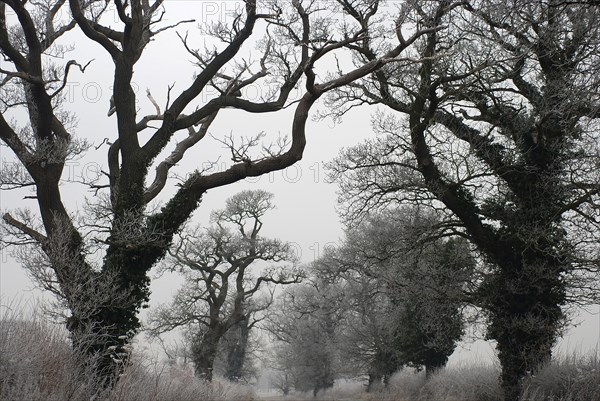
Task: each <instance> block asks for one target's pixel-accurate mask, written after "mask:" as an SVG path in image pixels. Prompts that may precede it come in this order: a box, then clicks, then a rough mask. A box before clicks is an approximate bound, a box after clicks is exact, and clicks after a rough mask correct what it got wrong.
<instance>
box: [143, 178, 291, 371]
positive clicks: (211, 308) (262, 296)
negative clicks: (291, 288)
mask: <svg viewBox="0 0 600 401" xmlns="http://www.w3.org/2000/svg"><path fill="white" fill-rule="evenodd" d="M272 199H273V195H272V194H271V193H269V192H266V191H263V190H254V191H242V192H240V193H238V194H236V195H234V196H232V197H231V198H229V199H228V200H227V202H226V205H225V208H224V209H223V210H218V211H214V212H213V213H212V216H211V219H212V221H213V223H214V225H213V226H212V227H211V228H208V229H206V230H202V229H200V228H196V229H195V230H187V231H186V230H184V231H183V232H182V233H181V234H178V236H179V239H178V240H176V241H175V245H174V247H173V249H172V250H171V251H169V257H168V258H167V259H166V261H165V264H164V268H165V269H167V270H170V271H179V272H181V273H182V274H183V276H184V278H185V283H184V286H183V287H182V288H181V289H180V290H179V291H178V292H177V294H176V296H175V298H174V300H173V301H172V303H171V304H170V305H168V306H163V307H161V308H159V309H158V311H157V312H156V313H155V314H154V315H153V317H152V318H151V322H150V324H149V330H150V332H151V333H153V334H155V335H160V334H162V333H165V332H167V331H170V330H173V329H175V328H178V327H190V326H191V327H194V328H193V329H192V330H193V331H194V334H193V336H194V338H193V341H192V350H191V351H192V359H193V362H194V368H195V371H196V374H197V375H198V376H199V377H202V378H204V379H206V380H208V381H210V380H212V377H213V365H214V362H215V359H216V357H217V352H218V350H219V343H220V341H221V339H222V338H223V337H224V336H225V334H226V333H227V332H228V331H229V330H230V329H232V328H234V327H236V328H239V327H240V324H241V323H242V322H243V321H246V324H245V325H244V326H242V327H243V328H245V329H246V330H247V331H248V332H249V331H250V330H251V329H252V328H253V327H254V325H255V324H256V323H257V322H258V321H259V320H260V318H258V317H257V316H256V314H257V313H258V312H261V311H265V310H266V309H267V308H268V307H269V306H270V305H271V303H272V297H273V293H272V290H271V292H269V290H268V288H267V286H268V285H269V284H292V283H297V282H298V281H299V280H300V278H301V274H300V271H299V269H297V268H296V267H295V264H294V263H295V255H294V253H293V249H292V248H291V247H290V246H289V244H287V243H285V242H282V241H280V240H278V239H269V238H265V237H262V236H261V235H260V231H261V229H262V228H263V222H262V220H263V217H264V215H265V214H266V213H267V212H268V211H270V210H272V209H273V208H274V205H273V203H272ZM257 262H268V263H269V264H271V265H270V266H260V263H257ZM286 263H287V264H288V265H287V266H286V265H285V264H286ZM265 291H266V293H265ZM242 340H243V341H247V340H248V333H246V335H245V336H243V338H242ZM238 351H240V350H238ZM241 351H242V352H243V353H245V348H243V349H241ZM235 357H236V358H238V359H239V358H240V357H241V358H242V360H241V361H239V360H238V361H237V362H238V363H239V362H242V364H243V355H241V356H240V355H237V356H235ZM240 367H241V365H239V366H238V368H240Z"/></svg>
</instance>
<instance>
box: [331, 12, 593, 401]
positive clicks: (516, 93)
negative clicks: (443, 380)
mask: <svg viewBox="0 0 600 401" xmlns="http://www.w3.org/2000/svg"><path fill="white" fill-rule="evenodd" d="M415 12H416V14H415V17H414V18H416V19H415V23H416V24H425V26H429V27H433V26H445V27H446V29H443V30H437V31H435V32H431V33H428V34H427V35H426V36H424V37H422V38H421V40H419V44H418V45H417V46H415V48H414V50H415V54H414V58H415V59H419V60H422V61H423V62H422V63H420V64H414V63H411V61H410V60H407V65H405V66H401V65H398V64H395V65H394V66H393V67H392V68H384V69H381V70H379V71H377V72H375V73H374V74H373V75H371V76H370V77H368V78H367V79H365V80H364V81H360V82H356V83H354V84H352V85H350V87H349V88H348V89H347V90H343V91H340V92H339V93H337V94H336V97H334V98H333V99H332V102H333V103H334V104H338V105H342V103H341V100H342V99H344V100H345V101H346V102H347V103H345V104H344V105H342V107H341V108H338V109H336V112H337V113H338V114H339V113H343V112H344V111H345V110H348V108H350V107H352V106H353V105H355V104H357V103H362V102H365V101H367V102H369V103H379V104H383V105H385V106H386V107H387V108H388V110H390V111H391V112H390V113H379V114H378V115H376V117H375V118H374V125H375V128H376V129H377V130H378V131H379V132H380V136H379V137H378V138H377V139H375V140H372V141H369V142H367V143H365V144H363V145H360V146H357V147H354V148H352V149H349V150H347V151H346V152H344V153H343V154H342V155H341V156H340V157H339V159H338V160H337V161H336V162H334V163H333V165H332V169H333V173H334V175H338V176H339V177H340V179H341V194H342V196H341V197H342V200H343V201H344V202H346V204H347V206H348V215H347V217H349V219H350V220H353V219H355V218H360V216H361V215H364V213H366V212H367V211H368V210H369V209H372V208H377V207H381V206H383V205H387V204H390V203H397V202H400V203H410V202H419V203H421V204H423V205H429V206H430V207H434V208H440V207H441V206H443V207H444V208H445V209H446V210H447V211H449V212H450V213H451V221H452V222H453V223H454V224H456V223H458V224H459V225H460V226H462V230H463V234H464V235H465V236H466V237H467V238H468V239H469V240H470V241H471V242H472V243H473V244H474V245H476V246H477V247H478V249H479V250H480V251H481V252H482V253H483V254H484V255H485V257H486V259H487V261H488V262H490V263H491V265H492V268H491V271H490V272H489V274H487V275H486V277H485V280H484V281H483V283H482V285H481V287H480V291H479V301H478V302H479V304H480V305H481V306H483V307H484V308H485V309H486V310H487V313H488V315H489V328H488V336H489V338H491V339H494V340H496V341H497V349H498V355H499V358H500V362H501V365H502V376H501V381H502V386H503V389H504V392H505V399H506V400H507V401H514V400H517V399H518V398H519V393H520V391H521V382H522V379H523V377H524V376H526V375H527V374H529V373H531V372H534V371H535V370H536V369H538V368H539V367H540V366H541V365H543V364H544V363H546V362H547V361H548V359H549V358H550V356H551V350H552V346H553V345H554V344H555V342H556V339H557V336H558V335H559V333H560V329H561V327H562V325H563V323H564V318H565V315H564V313H563V308H564V307H565V306H567V304H568V302H569V301H574V302H579V303H581V302H586V301H589V300H590V299H593V298H594V297H596V299H597V294H598V292H597V283H598V280H597V277H598V275H597V274H598V267H599V262H598V261H599V259H598V255H599V252H598V246H597V244H598V232H599V230H598V228H599V227H598V217H597V216H598V210H599V208H598V192H599V190H600V185H599V183H600V180H599V177H598V171H600V170H599V169H598V166H599V162H600V159H599V158H598V143H599V141H598V137H597V129H596V128H597V124H598V110H599V104H598V99H599V93H598V88H599V87H600V86H599V85H598V84H599V82H598V77H599V76H600V75H599V74H598V70H597V66H598V55H599V54H600V47H599V45H600V40H599V39H600V32H599V26H600V25H599V23H598V22H599V19H598V17H599V12H600V9H598V8H597V7H596V6H595V5H592V4H591V3H587V2H565V1H553V0H552V1H548V2H537V1H517V2H509V3H506V2H498V1H482V2H468V1H467V2H452V1H442V2H424V3H423V4H422V5H420V6H418V7H416V9H415ZM407 18H409V19H410V18H413V17H411V14H408V15H407ZM356 51H357V53H358V54H359V55H360V56H358V57H361V58H362V59H364V60H369V59H372V58H373V57H376V54H377V45H376V44H375V43H372V42H371V43H370V42H369V41H368V40H367V41H364V42H362V43H361V45H360V46H357V48H356ZM409 65H412V68H413V72H414V73H413V74H409V75H407V74H402V73H401V72H400V71H398V70H397V69H396V68H410V66H409ZM404 71H405V70H404ZM349 99H350V101H349V102H348V100H349ZM365 99H368V100H365ZM590 279H591V280H590Z"/></svg>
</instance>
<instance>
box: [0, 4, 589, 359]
mask: <svg viewBox="0 0 600 401" xmlns="http://www.w3.org/2000/svg"><path fill="white" fill-rule="evenodd" d="M166 4H167V14H166V15H165V22H166V23H173V22H174V21H177V20H180V19H185V18H189V15H190V10H192V9H193V10H199V16H198V17H196V18H197V19H198V21H199V22H201V21H203V20H206V18H210V17H213V16H217V17H220V18H224V17H225V16H226V15H227V13H228V12H229V11H231V10H232V9H234V8H235V7H236V3H235V2H233V1H217V2H208V1H189V0H180V1H174V0H170V1H169V0H168V1H167V2H166ZM237 4H239V3H237ZM113 18H114V16H113ZM186 29H188V30H189V31H190V35H191V36H190V37H192V35H193V34H194V32H197V31H196V30H195V24H189V25H187V26H186V27H180V28H178V30H179V31H180V32H184V31H185V30H186ZM80 37H81V36H80V34H78V33H72V34H70V35H69V36H67V37H65V39H66V43H75V44H76V51H75V52H74V54H69V55H67V56H66V57H68V58H69V59H70V58H74V56H75V55H76V56H77V59H78V60H79V61H80V62H83V63H85V62H87V61H88V60H90V59H95V60H94V61H93V62H92V64H91V65H90V66H89V67H88V70H86V73H85V74H84V75H82V74H80V73H79V72H77V71H73V72H72V75H71V79H70V85H69V88H68V90H69V91H70V92H69V98H68V102H69V104H68V105H67V106H68V107H69V109H71V110H73V111H75V112H76V113H77V115H78V117H79V125H78V129H77V130H76V132H77V135H79V136H80V137H84V138H86V139H88V140H89V141H90V142H91V143H92V144H94V145H95V146H98V145H99V144H100V143H101V142H102V141H103V140H104V138H110V139H114V138H115V137H116V134H115V132H116V130H115V125H116V117H115V116H114V115H113V116H112V117H107V116H106V112H107V111H108V104H109V98H110V93H111V90H110V89H111V88H110V87H111V80H112V69H111V64H110V62H109V59H108V57H107V55H106V53H105V52H104V51H103V50H102V49H100V48H99V46H97V45H95V44H94V43H93V42H91V41H89V40H85V42H81V41H80V39H78V38H80ZM80 43H85V44H83V45H80ZM190 59H191V57H189V56H188V55H187V54H185V53H183V52H182V49H181V45H180V43H179V41H178V39H177V37H176V35H175V33H174V32H173V31H171V32H165V33H163V34H162V35H161V36H159V37H158V39H157V40H156V42H154V43H151V44H150V45H149V47H148V49H147V51H146V52H145V53H144V56H143V57H142V59H141V60H140V62H139V63H138V65H137V67H136V69H135V77H134V82H135V83H136V84H137V86H138V90H137V94H138V98H139V105H140V107H141V108H142V110H143V111H146V112H148V113H152V112H153V107H152V105H151V104H150V102H149V101H148V100H147V99H146V97H145V90H146V88H149V89H151V91H152V94H153V96H154V98H155V99H156V100H157V101H158V102H159V104H161V105H162V104H164V101H165V98H166V97H165V95H166V88H167V85H169V84H173V83H175V92H174V93H175V94H176V93H177V90H181V88H183V87H184V85H186V84H187V83H189V82H190V81H191V76H192V72H193V71H194V69H193V66H192V65H191V63H189V62H188V61H187V60H190ZM261 90H264V88H261V87H260V86H254V87H250V88H248V89H247V91H245V92H244V94H245V96H246V97H247V98H248V97H253V96H254V94H255V93H258V92H259V91H261ZM293 96H297V95H292V98H293ZM316 109H318V105H317V107H316V108H314V109H313V111H314V110H316ZM369 112H370V111H369V110H366V109H364V110H360V111H356V112H354V113H352V114H350V115H348V116H347V117H346V118H345V119H344V122H343V123H342V124H340V125H334V124H333V123H332V122H331V121H328V120H326V121H322V122H320V123H309V125H308V128H307V147H306V150H305V153H304V158H303V159H302V160H301V161H300V162H299V163H297V164H296V165H294V166H292V167H290V168H288V169H286V170H284V171H278V172H274V173H271V174H269V175H266V176H262V177H258V178H254V179H250V180H245V181H243V182H239V183H236V184H234V185H230V186H228V187H223V188H217V189H213V190H211V191H210V192H209V193H208V194H207V195H206V196H205V197H204V198H203V201H202V203H201V204H200V207H199V208H198V210H197V212H196V213H195V215H194V221H197V222H203V223H205V222H207V221H208V216H209V214H210V212H211V211H212V210H213V209H216V208H220V207H222V205H223V202H224V200H225V199H226V198H227V197H229V196H231V195H233V194H234V193H236V192H238V191H240V190H242V189H247V188H262V189H265V190H268V191H271V192H273V193H274V194H275V204H276V205H277V209H276V210H275V211H273V212H271V213H270V214H269V215H268V216H267V217H266V218H265V226H264V231H263V233H264V235H266V236H271V237H279V238H281V239H282V240H286V241H290V242H292V243H293V244H294V247H295V248H296V249H297V252H298V253H299V254H300V256H301V258H302V260H303V261H304V262H310V261H312V260H314V259H315V258H316V257H318V255H319V254H320V252H322V250H323V248H324V247H326V246H328V244H332V243H338V242H339V240H340V238H341V237H342V234H343V232H342V226H341V224H340V222H339V219H338V216H337V214H336V212H335V199H336V195H335V191H336V186H335V185H334V184H328V183H327V182H326V180H325V171H324V168H323V163H324V162H328V161H330V160H331V159H332V158H333V157H334V156H336V155H337V153H338V152H339V149H340V148H341V147H343V146H351V145H353V144H356V143H358V142H359V141H360V140H361V139H362V138H367V137H369V136H370V135H372V133H371V129H370V126H369V120H370V117H369ZM292 113H293V108H292V109H288V110H284V111H282V112H279V113H276V114H263V115H250V114H248V113H244V112H240V111H235V110H227V111H224V112H222V113H221V114H220V115H219V116H218V118H217V121H216V122H215V123H214V124H213V126H212V128H211V130H210V133H212V134H213V135H215V136H217V137H218V136H221V137H222V136H223V135H224V134H229V133H230V132H233V133H234V134H236V135H253V134H256V133H258V132H260V131H263V130H264V131H266V132H267V133H268V134H269V135H270V136H271V137H273V138H276V137H277V136H278V135H279V134H282V135H286V134H289V132H290V127H291V115H292ZM207 139H208V138H207ZM204 142H207V141H206V140H204V141H202V142H201V143H200V144H199V145H197V147H196V148H194V149H192V150H190V151H188V154H187V155H186V157H185V158H184V160H183V161H182V162H181V163H180V164H179V167H178V169H179V170H178V171H180V172H182V174H185V172H190V171H192V170H193V169H194V168H198V167H205V166H206V164H205V163H207V162H210V161H215V160H219V162H218V164H217V165H218V166H219V167H218V168H224V167H227V166H229V165H231V162H230V160H229V158H228V157H227V156H226V155H222V157H221V158H220V159H219V158H218V156H217V155H218V154H219V153H220V152H222V151H223V150H222V145H220V144H217V143H214V142H213V143H212V144H205V143H204ZM107 150H108V146H107V145H103V146H101V147H100V148H99V149H98V150H94V148H92V149H91V150H90V152H89V154H88V155H86V157H85V158H84V159H82V160H78V161H73V162H71V163H69V165H68V166H67V168H66V169H65V175H64V177H63V178H64V187H63V188H64V189H65V191H64V192H63V196H64V200H65V202H66V203H67V204H68V205H69V206H70V208H71V210H73V209H75V208H78V207H81V205H83V203H84V197H88V198H89V197H93V192H90V191H88V190H87V189H86V187H84V186H83V185H79V184H73V183H72V181H74V180H80V179H81V177H82V176H85V177H88V178H89V177H94V176H96V175H97V174H98V171H99V168H102V169H104V170H106V163H105V160H106V151H107ZM0 159H1V161H2V164H3V166H4V165H5V163H12V160H13V157H12V155H11V154H10V152H9V151H8V150H7V149H6V148H4V147H2V148H0ZM173 190H174V189H173V188H170V189H168V190H166V191H165V193H166V194H169V193H172V192H173ZM25 194H27V192H23V191H20V192H16V191H15V192H11V193H8V192H7V191H3V192H2V193H1V194H0V209H1V210H2V213H4V212H5V211H8V210H11V209H14V208H21V207H32V208H35V207H36V205H35V202H34V201H33V200H23V196H24V195H25ZM163 199H165V198H163ZM0 257H1V259H0V303H2V304H6V303H8V301H7V300H11V299H14V298H22V299H24V300H27V299H30V298H32V297H35V296H36V291H33V290H32V287H33V286H32V283H31V282H30V280H29V279H28V278H27V276H26V275H25V273H24V272H23V270H22V269H20V267H19V266H18V265H17V264H16V262H15V261H14V260H12V259H11V258H10V257H9V255H8V254H7V251H6V250H5V251H3V253H2V255H0ZM176 283H177V280H174V279H172V278H169V277H164V278H162V279H160V280H155V281H154V282H153V284H152V291H153V295H152V302H151V304H152V305H156V304H157V303H159V302H166V301H168V300H169V298H170V296H171V295H172V294H173V293H174V292H175V291H176V290H177V286H176ZM591 311H592V312H593V313H592V314H590V313H587V312H582V314H581V316H580V317H578V318H577V319H576V321H580V322H581V324H580V325H579V326H578V327H575V328H573V329H571V330H569V332H568V334H567V335H566V336H565V338H564V339H563V340H562V341H561V343H560V345H559V348H560V350H561V352H566V353H569V352H572V351H580V352H589V351H590V350H594V349H595V350H596V351H598V342H599V340H600V316H599V312H600V310H599V308H598V307H597V306H596V307H593V308H591ZM492 354H493V351H492V348H491V346H490V345H489V344H485V343H484V342H482V341H479V342H477V343H475V344H471V343H466V344H464V345H462V346H461V347H460V351H459V352H458V356H455V357H453V358H452V360H451V361H452V362H453V363H458V362H459V361H461V360H464V359H483V360H489V359H490V356H491V355H492Z"/></svg>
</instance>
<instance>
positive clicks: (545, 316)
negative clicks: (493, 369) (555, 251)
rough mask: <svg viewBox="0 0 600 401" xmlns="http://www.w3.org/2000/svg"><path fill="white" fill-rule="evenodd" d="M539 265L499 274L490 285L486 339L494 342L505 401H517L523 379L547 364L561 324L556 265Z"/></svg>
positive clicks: (561, 295)
mask: <svg viewBox="0 0 600 401" xmlns="http://www.w3.org/2000/svg"><path fill="white" fill-rule="evenodd" d="M541 259H542V258H538V263H527V264H524V266H523V267H522V268H521V269H520V270H519V271H512V272H507V271H502V272H500V273H499V274H498V275H497V277H496V278H495V280H494V281H493V285H494V286H495V287H496V291H497V292H496V295H495V296H494V299H493V300H492V302H491V306H490V307H489V310H490V311H491V316H490V317H491V319H490V320H491V321H490V326H489V331H488V336H489V337H490V338H493V339H495V340H496V341H497V349H498V358H499V360H500V363H501V366H502V374H501V385H502V389H503V391H504V400H505V401H517V400H519V397H520V394H521V391H522V382H523V379H524V378H526V377H527V376H528V375H531V374H533V373H535V372H536V371H537V370H539V369H540V368H542V367H543V366H544V365H545V364H547V363H548V362H549V361H550V358H551V356H552V347H553V346H554V344H555V342H556V338H557V336H558V333H559V329H560V326H561V324H562V320H563V312H562V310H561V307H560V305H562V304H564V299H565V289H564V284H562V283H561V280H560V271H561V269H560V264H558V263H555V262H554V263H553V261H552V260H549V258H548V257H546V258H545V259H546V260H545V261H543V260H541ZM530 260H531V259H530ZM544 262H545V263H544Z"/></svg>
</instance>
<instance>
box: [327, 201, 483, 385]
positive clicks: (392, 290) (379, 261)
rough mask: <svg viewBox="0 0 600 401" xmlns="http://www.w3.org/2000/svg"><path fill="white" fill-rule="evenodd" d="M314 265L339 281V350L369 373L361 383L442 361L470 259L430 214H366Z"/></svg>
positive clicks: (458, 320) (457, 326) (458, 322)
mask: <svg viewBox="0 0 600 401" xmlns="http://www.w3.org/2000/svg"><path fill="white" fill-rule="evenodd" d="M316 266H317V271H318V274H320V275H323V276H325V277H328V279H329V280H332V281H334V282H337V283H338V285H342V286H343V288H344V291H343V292H344V294H345V297H346V301H345V303H344V308H345V310H346V316H347V317H346V320H345V322H344V329H343V330H342V332H343V335H342V336H343V337H344V339H343V341H340V343H341V344H342V346H341V349H342V354H343V355H344V357H345V358H347V359H349V360H353V364H354V365H355V366H356V367H357V368H358V369H357V370H356V371H355V372H354V373H355V374H357V373H358V374H361V375H364V374H368V376H369V385H368V390H370V389H371V388H372V387H373V386H374V385H378V384H381V382H382V381H383V383H384V384H385V385H387V384H388V381H389V378H390V376H391V375H392V374H393V373H395V372H396V371H397V370H399V369H400V368H402V367H404V366H413V367H416V368H417V369H423V368H424V369H425V371H426V374H427V376H430V374H431V373H432V372H434V371H435V370H436V369H438V368H440V367H442V366H444V365H445V364H446V362H447V360H448V357H449V356H450V355H451V354H452V353H453V352H454V349H455V347H456V343H457V342H458V341H459V340H460V338H461V337H462V334H463V328H464V324H465V320H464V317H463V315H462V308H463V306H464V305H465V304H466V303H467V302H469V300H470V287H471V280H473V278H472V275H473V272H474V267H475V260H474V258H473V256H472V255H471V252H470V249H469V247H468V244H467V242H466V241H465V240H464V239H462V238H456V237H455V236H453V235H452V231H450V232H447V227H446V226H445V224H443V223H442V222H440V220H439V218H438V216H437V215H436V214H434V213H431V212H430V211H427V210H419V209H418V208H414V207H413V208H409V207H406V208H390V209H387V210H385V211H382V212H380V213H378V214H372V215H370V216H369V217H367V218H365V220H364V221H363V222H362V223H361V224H360V225H358V226H357V227H355V228H353V229H350V230H347V232H346V238H345V240H344V243H343V244H342V245H341V246H340V247H338V248H336V249H332V250H331V251H330V252H328V253H327V254H326V255H325V256H324V257H323V258H321V259H320V260H319V261H318V262H317V263H316Z"/></svg>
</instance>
